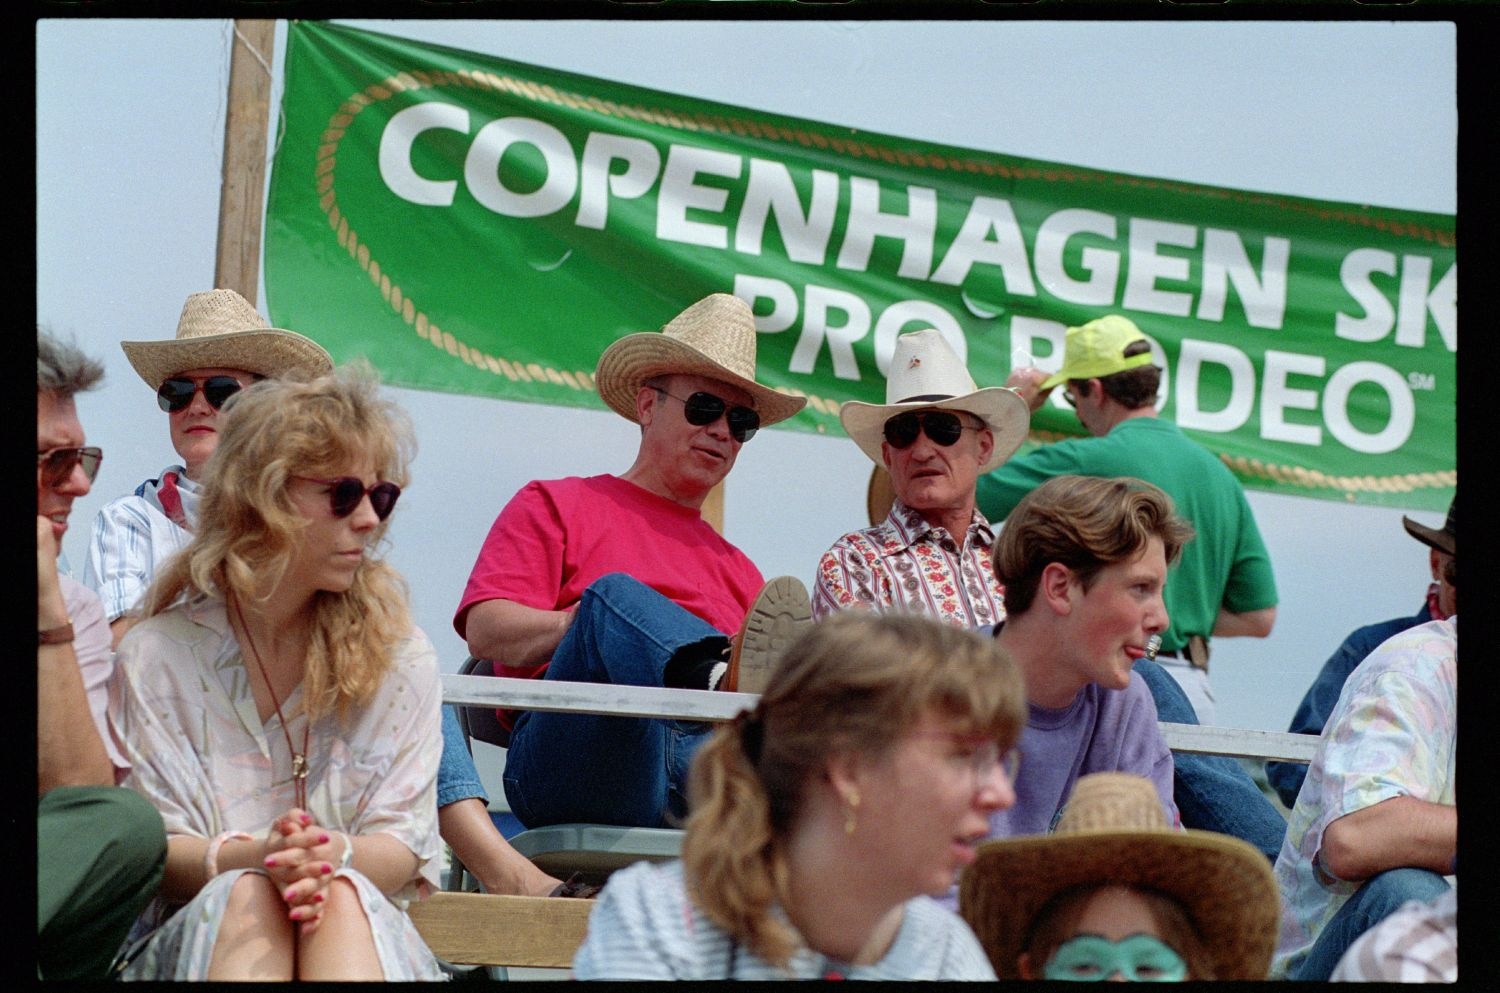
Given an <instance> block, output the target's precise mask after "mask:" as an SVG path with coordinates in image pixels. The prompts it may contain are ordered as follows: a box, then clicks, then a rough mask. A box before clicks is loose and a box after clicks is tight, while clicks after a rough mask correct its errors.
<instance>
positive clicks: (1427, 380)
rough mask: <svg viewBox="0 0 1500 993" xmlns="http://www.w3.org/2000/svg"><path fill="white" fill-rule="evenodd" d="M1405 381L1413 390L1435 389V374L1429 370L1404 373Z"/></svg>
mask: <svg viewBox="0 0 1500 993" xmlns="http://www.w3.org/2000/svg"><path fill="white" fill-rule="evenodd" d="M1406 383H1407V385H1408V386H1410V387H1411V388H1412V389H1414V390H1435V389H1437V376H1435V375H1433V374H1432V373H1430V372H1409V373H1407V374H1406Z"/></svg>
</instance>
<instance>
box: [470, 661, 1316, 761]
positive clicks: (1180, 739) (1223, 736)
mask: <svg viewBox="0 0 1500 993" xmlns="http://www.w3.org/2000/svg"><path fill="white" fill-rule="evenodd" d="M756 699H757V697H756V695H755V694H753V693H728V692H722V691H718V690H679V689H664V688H659V687H652V686H615V685H612V684H609V683H572V682H565V681H563V680H556V679H518V678H514V677H510V676H460V675H457V674H455V673H444V674H443V702H444V703H453V704H462V705H465V706H482V707H505V708H510V709H513V710H544V711H551V712H553V713H574V714H611V715H614V716H617V717H662V718H668V719H673V720H688V721H727V720H731V719H732V718H733V717H734V715H735V714H738V713H739V712H740V711H742V710H745V709H747V708H749V707H753V706H754V705H755V701H756ZM1161 733H1162V738H1163V739H1164V740H1165V741H1166V743H1167V747H1168V748H1170V749H1172V750H1173V751H1174V752H1192V753H1196V754H1201V755H1230V756H1243V757H1245V758H1251V759H1257V760H1259V761H1267V760H1271V761H1279V762H1309V761H1311V760H1312V757H1313V752H1314V751H1315V750H1316V749H1317V747H1318V739H1317V738H1316V737H1315V736H1313V735H1308V734H1291V733H1289V732H1286V731H1256V730H1251V729H1249V728H1227V727H1214V726H1200V725H1196V724H1172V723H1169V722H1167V721H1162V722H1161Z"/></svg>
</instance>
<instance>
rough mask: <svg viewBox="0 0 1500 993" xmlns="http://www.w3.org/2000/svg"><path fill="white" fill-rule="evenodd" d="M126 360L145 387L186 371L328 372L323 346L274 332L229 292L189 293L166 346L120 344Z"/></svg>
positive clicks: (288, 333) (293, 334)
mask: <svg viewBox="0 0 1500 993" xmlns="http://www.w3.org/2000/svg"><path fill="white" fill-rule="evenodd" d="M120 347H121V348H123V349H125V356H126V357H127V358H128V359H130V364H131V365H132V366H134V367H135V371H136V372H138V373H140V376H141V378H142V379H144V380H145V381H146V385H148V386H150V387H151V388H152V389H153V390H154V389H158V388H159V387H160V386H161V384H162V381H163V380H165V379H166V378H167V377H169V376H172V375H174V374H176V373H179V372H183V371H185V370H188V369H212V368H220V369H243V370H244V371H245V372H253V373H255V374H256V375H259V376H279V375H281V374H282V373H285V372H290V371H292V370H294V369H295V370H303V371H306V372H310V373H313V374H314V375H319V374H322V373H325V372H328V371H330V370H332V369H333V359H332V358H330V357H329V355H328V353H327V352H326V351H324V350H323V346H321V345H319V344H318V343H317V342H315V341H313V340H312V339H311V338H308V337H305V336H303V335H300V334H298V333H297V332H295V331H284V330H282V329H281V328H273V327H271V325H270V324H268V323H267V322H266V319H265V318H263V317H261V316H260V313H259V312H258V311H257V310H256V309H255V308H254V307H253V306H252V305H251V304H250V301H248V300H246V299H245V298H244V297H242V296H240V295H239V294H238V293H236V292H235V291H234V290H209V291H208V292H206V293H194V294H193V295H192V296H190V297H188V298H187V303H185V304H183V305H182V316H181V317H179V318H178V319H177V336H176V337H175V338H168V339H166V340H165V341H122V342H120Z"/></svg>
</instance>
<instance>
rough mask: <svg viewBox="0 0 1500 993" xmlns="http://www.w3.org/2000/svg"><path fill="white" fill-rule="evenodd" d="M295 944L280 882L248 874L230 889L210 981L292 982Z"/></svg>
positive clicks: (214, 951) (211, 962) (209, 970)
mask: <svg viewBox="0 0 1500 993" xmlns="http://www.w3.org/2000/svg"><path fill="white" fill-rule="evenodd" d="M292 940H293V939H292V925H291V922H290V921H289V920H287V913H286V904H285V902H283V901H282V899H281V894H280V893H278V892H277V891H276V886H275V884H274V883H272V882H271V880H270V878H269V877H267V876H263V875H261V874H260V873H258V872H247V873H244V874H242V875H241V876H240V877H239V878H238V879H236V880H235V881H234V883H233V885H231V886H230V889H229V898H228V900H227V901H226V902H225V904H224V915H223V917H221V918H220V920H219V931H218V935H217V936H216V938H215V939H214V950H213V955H212V957H211V959H210V961H209V966H208V975H207V977H206V978H208V979H212V980H221V979H290V978H292V948H293V946H292Z"/></svg>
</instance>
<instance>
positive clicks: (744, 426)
mask: <svg viewBox="0 0 1500 993" xmlns="http://www.w3.org/2000/svg"><path fill="white" fill-rule="evenodd" d="M656 392H658V393H660V394H662V395H664V396H669V397H671V398H672V399H673V400H678V401H680V402H681V403H682V416H683V417H686V418H687V422H688V423H689V424H692V425H694V426H696V427H702V426H703V425H705V424H712V423H713V422H714V421H717V420H718V419H719V418H720V417H726V416H727V417H728V420H729V435H730V437H732V438H733V439H734V440H735V441H737V442H739V443H740V444H744V443H745V442H747V441H749V440H750V439H751V438H753V437H755V432H756V431H759V430H760V415H759V414H757V413H756V412H755V411H753V410H751V409H750V408H749V407H731V406H729V404H727V403H725V402H724V400H723V398H721V397H716V396H714V395H713V394H712V393H703V392H698V393H694V394H693V395H692V396H690V397H688V398H687V399H686V400H683V399H682V397H680V396H677V395H675V394H672V393H668V392H667V391H666V390H664V389H662V388H661V387H660V386H658V387H656ZM726 412H727V413H726Z"/></svg>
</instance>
